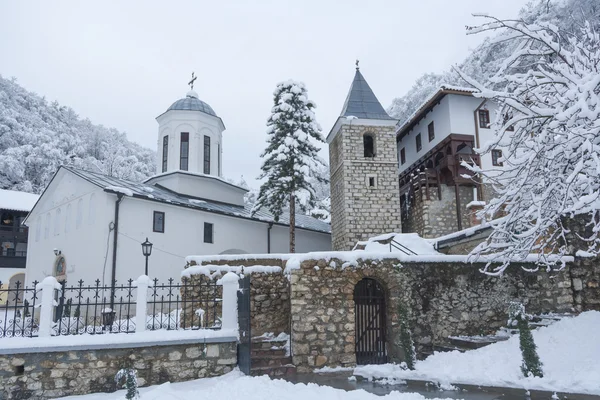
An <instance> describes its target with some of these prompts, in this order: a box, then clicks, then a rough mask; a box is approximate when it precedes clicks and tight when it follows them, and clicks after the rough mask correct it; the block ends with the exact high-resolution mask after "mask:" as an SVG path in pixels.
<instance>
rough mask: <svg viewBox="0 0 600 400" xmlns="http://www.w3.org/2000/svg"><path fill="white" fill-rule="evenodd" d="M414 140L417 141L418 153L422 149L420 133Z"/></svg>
mask: <svg viewBox="0 0 600 400" xmlns="http://www.w3.org/2000/svg"><path fill="white" fill-rule="evenodd" d="M415 140H416V141H417V152H419V151H421V149H422V148H423V145H422V144H421V134H420V133H419V134H418V135H417V137H416V138H415Z"/></svg>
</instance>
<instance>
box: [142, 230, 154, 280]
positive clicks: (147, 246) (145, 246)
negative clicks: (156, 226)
mask: <svg viewBox="0 0 600 400" xmlns="http://www.w3.org/2000/svg"><path fill="white" fill-rule="evenodd" d="M142 254H143V255H144V257H146V276H148V257H150V254H152V243H150V242H149V241H148V238H146V241H145V242H144V243H142Z"/></svg>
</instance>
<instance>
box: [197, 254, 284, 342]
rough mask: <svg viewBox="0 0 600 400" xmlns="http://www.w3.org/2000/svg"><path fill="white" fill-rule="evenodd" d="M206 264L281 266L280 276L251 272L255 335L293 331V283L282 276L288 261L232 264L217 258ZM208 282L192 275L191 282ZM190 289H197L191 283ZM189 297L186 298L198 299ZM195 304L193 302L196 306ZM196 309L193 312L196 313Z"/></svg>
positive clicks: (249, 260)
mask: <svg viewBox="0 0 600 400" xmlns="http://www.w3.org/2000/svg"><path fill="white" fill-rule="evenodd" d="M204 264H212V265H229V264H232V265H233V264H235V266H236V267H237V266H244V267H250V266H255V265H266V266H275V267H279V268H280V271H279V272H278V273H250V312H251V328H250V329H251V333H252V336H260V335H262V334H263V333H266V332H273V333H275V335H277V334H279V333H281V332H286V333H289V331H290V281H289V280H288V278H287V277H286V276H285V275H284V274H283V272H282V271H283V268H284V264H285V261H284V260H282V259H281V258H279V259H277V258H249V259H245V260H236V261H235V262H232V261H230V260H227V259H226V258H225V257H224V258H218V256H217V257H215V259H212V260H210V261H206V262H205V263H204ZM203 279H206V277H205V276H204V275H193V276H192V280H194V281H195V280H203ZM190 287H198V286H197V285H194V284H192V285H191V286H190ZM197 297H198V296H197V295H196V296H194V295H193V294H188V295H187V296H186V297H185V298H186V299H191V298H197ZM194 304H195V303H190V307H193V306H194ZM193 311H194V310H191V312H192V313H193Z"/></svg>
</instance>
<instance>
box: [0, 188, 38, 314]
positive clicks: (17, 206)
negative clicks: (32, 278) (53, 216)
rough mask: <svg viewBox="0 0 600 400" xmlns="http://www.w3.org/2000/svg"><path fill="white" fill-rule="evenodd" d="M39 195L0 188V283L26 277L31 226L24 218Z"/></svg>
mask: <svg viewBox="0 0 600 400" xmlns="http://www.w3.org/2000/svg"><path fill="white" fill-rule="evenodd" d="M38 198H39V196H38V195H35V194H31V193H24V192H17V191H14V190H3V189H0V244H1V245H2V247H1V248H0V283H1V284H2V285H3V286H5V285H9V284H13V283H14V282H16V281H17V280H18V281H21V282H22V283H23V282H24V280H25V279H24V278H25V264H26V260H27V240H28V229H27V227H26V226H25V225H23V221H24V220H25V217H26V216H27V214H28V213H29V211H30V210H31V209H32V208H33V206H34V204H35V203H36V201H37V200H38ZM0 302H1V300H0ZM0 305H1V304H0Z"/></svg>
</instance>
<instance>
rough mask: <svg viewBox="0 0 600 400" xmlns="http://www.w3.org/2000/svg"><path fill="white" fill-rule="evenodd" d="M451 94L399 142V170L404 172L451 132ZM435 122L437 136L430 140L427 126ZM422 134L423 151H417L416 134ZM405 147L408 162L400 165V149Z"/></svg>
mask: <svg viewBox="0 0 600 400" xmlns="http://www.w3.org/2000/svg"><path fill="white" fill-rule="evenodd" d="M448 97H449V96H445V97H444V98H443V99H442V100H441V101H440V104H438V105H437V106H435V107H434V108H433V110H431V111H430V112H429V113H427V115H426V116H425V118H423V119H422V120H421V121H420V122H419V123H418V124H417V125H415V126H414V127H413V128H412V130H411V131H410V132H409V133H408V135H406V136H404V137H403V138H402V140H401V141H399V142H398V143H397V146H398V172H399V173H402V172H403V171H404V170H405V169H407V168H409V167H410V166H411V165H412V164H413V163H414V162H415V161H417V160H418V159H419V158H421V157H423V156H424V155H425V154H426V153H427V152H428V151H429V150H431V149H432V148H433V147H435V146H436V145H437V144H438V143H440V142H441V141H442V140H443V139H444V138H446V137H447V136H448V135H449V134H450V133H452V132H451V128H450V105H449V103H450V102H449V99H448ZM432 121H433V122H434V129H435V138H434V139H433V140H432V141H431V142H430V141H429V131H428V129H427V126H428V125H429V124H430V123H431V122H432ZM419 133H420V134H421V144H422V148H421V151H419V152H417V145H416V136H417V135H418V134H419ZM403 147H404V148H405V149H406V150H405V152H406V163H404V165H400V150H401V149H402V148H403Z"/></svg>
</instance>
